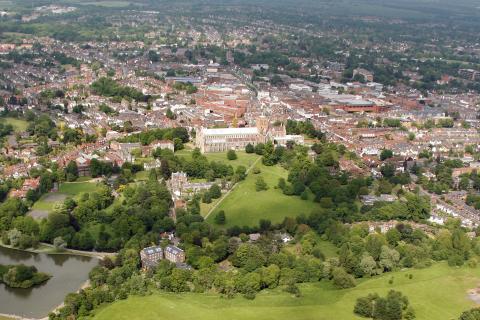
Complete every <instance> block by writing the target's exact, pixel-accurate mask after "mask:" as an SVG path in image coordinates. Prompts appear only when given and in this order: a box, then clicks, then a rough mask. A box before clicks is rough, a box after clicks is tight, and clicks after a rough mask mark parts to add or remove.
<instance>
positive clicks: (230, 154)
mask: <svg viewBox="0 0 480 320" xmlns="http://www.w3.org/2000/svg"><path fill="white" fill-rule="evenodd" d="M237 158H238V157H237V154H236V153H235V150H228V152H227V159H228V160H230V161H232V160H237Z"/></svg>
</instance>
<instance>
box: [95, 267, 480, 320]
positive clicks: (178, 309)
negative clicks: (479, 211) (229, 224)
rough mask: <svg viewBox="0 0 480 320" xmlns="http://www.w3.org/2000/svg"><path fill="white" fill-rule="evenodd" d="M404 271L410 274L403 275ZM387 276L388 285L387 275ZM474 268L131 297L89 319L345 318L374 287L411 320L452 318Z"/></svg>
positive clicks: (464, 301)
mask: <svg viewBox="0 0 480 320" xmlns="http://www.w3.org/2000/svg"><path fill="white" fill-rule="evenodd" d="M408 274H412V275H413V278H412V279H409V277H408ZM392 276H393V279H394V281H393V284H389V279H391V278H392ZM479 277H480V270H479V269H478V268H475V269H470V268H468V267H463V268H451V267H448V266H447V265H446V264H445V263H440V264H436V265H434V266H432V267H430V268H427V269H420V270H417V269H413V270H406V271H398V272H394V273H387V274H384V275H382V276H379V277H375V278H372V279H367V280H363V281H362V282H361V283H359V285H358V286H357V287H355V288H352V289H346V290H336V289H334V288H333V287H332V286H331V284H330V283H328V282H320V283H318V284H306V285H302V286H300V290H301V292H302V295H303V296H302V297H301V298H295V297H292V296H291V295H289V294H287V293H285V292H282V291H281V290H279V289H276V290H266V291H263V292H262V293H260V294H259V295H257V298H256V299H255V300H253V301H249V300H246V299H244V298H242V297H240V296H238V297H236V298H234V299H232V300H227V299H222V298H220V297H219V296H217V295H214V294H194V293H188V294H166V293H157V294H154V295H151V296H146V297H131V298H129V299H127V300H123V301H119V302H116V303H114V304H112V305H108V306H106V307H104V308H102V309H100V310H99V311H98V312H97V314H96V316H95V317H94V319H97V320H107V319H117V320H123V319H125V320H135V319H142V320H153V319H170V320H186V319H197V320H203V319H205V320H217V319H218V320H221V319H222V320H223V319H229V320H250V319H262V320H291V319H295V320H311V319H315V320H333V319H335V320H351V319H362V318H360V317H357V316H355V315H354V314H353V312H352V311H353V306H354V304H355V301H356V299H357V298H358V297H362V296H366V295H367V294H369V293H373V292H377V293H379V294H381V295H385V294H386V293H387V292H388V291H389V290H390V289H394V290H399V291H401V292H402V293H404V294H405V295H407V297H408V298H409V301H410V303H411V304H412V306H413V308H414V309H415V312H416V315H417V320H432V319H435V320H450V319H458V316H459V315H460V313H461V312H462V311H464V310H466V309H469V308H472V307H474V306H475V304H474V303H473V302H472V301H471V300H470V299H469V298H468V296H467V291H468V290H469V289H471V288H473V287H475V286H477V285H478V283H479V280H480V278H479Z"/></svg>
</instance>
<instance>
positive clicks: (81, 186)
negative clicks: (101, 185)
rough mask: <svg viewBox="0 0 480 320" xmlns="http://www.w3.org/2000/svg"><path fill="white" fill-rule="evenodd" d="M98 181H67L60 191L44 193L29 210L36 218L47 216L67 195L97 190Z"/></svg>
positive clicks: (72, 195)
mask: <svg viewBox="0 0 480 320" xmlns="http://www.w3.org/2000/svg"><path fill="white" fill-rule="evenodd" d="M95 190H97V183H95V182H88V181H81V182H65V183H62V184H61V185H60V187H59V188H58V192H50V193H47V194H44V195H43V196H42V197H41V198H40V199H39V200H38V201H37V202H35V203H34V205H33V206H32V210H31V211H30V212H29V215H31V216H32V217H34V218H37V219H41V218H46V217H47V216H48V214H49V213H50V212H51V211H52V210H53V209H54V208H55V205H56V204H57V203H62V202H63V201H64V200H65V198H67V197H76V196H78V195H80V194H81V193H86V192H95Z"/></svg>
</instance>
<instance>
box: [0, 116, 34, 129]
mask: <svg viewBox="0 0 480 320" xmlns="http://www.w3.org/2000/svg"><path fill="white" fill-rule="evenodd" d="M0 122H1V123H5V124H11V125H12V126H13V130H15V132H23V131H25V130H27V126H28V122H27V121H25V120H22V119H16V118H11V117H7V118H0Z"/></svg>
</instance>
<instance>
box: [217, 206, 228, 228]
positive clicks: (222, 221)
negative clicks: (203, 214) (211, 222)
mask: <svg viewBox="0 0 480 320" xmlns="http://www.w3.org/2000/svg"><path fill="white" fill-rule="evenodd" d="M226 220H227V219H226V217H225V211H223V210H220V211H219V212H218V213H217V214H216V215H215V223H216V224H220V225H223V224H225V222H226Z"/></svg>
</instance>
